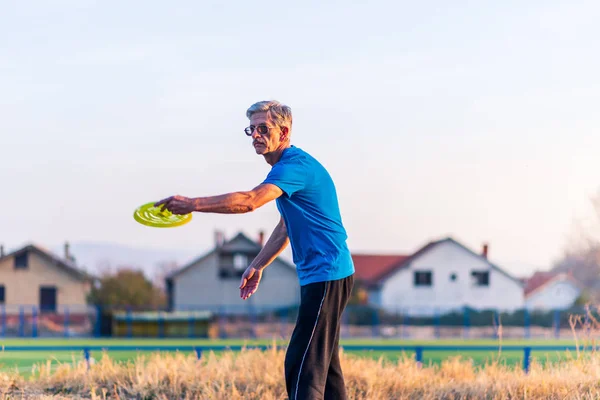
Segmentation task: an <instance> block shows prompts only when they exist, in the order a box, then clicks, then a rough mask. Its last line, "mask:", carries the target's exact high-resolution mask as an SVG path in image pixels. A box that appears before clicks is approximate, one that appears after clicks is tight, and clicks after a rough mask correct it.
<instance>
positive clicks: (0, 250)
mask: <svg viewBox="0 0 600 400" xmlns="http://www.w3.org/2000/svg"><path fill="white" fill-rule="evenodd" d="M0 257H4V245H3V244H0Z"/></svg>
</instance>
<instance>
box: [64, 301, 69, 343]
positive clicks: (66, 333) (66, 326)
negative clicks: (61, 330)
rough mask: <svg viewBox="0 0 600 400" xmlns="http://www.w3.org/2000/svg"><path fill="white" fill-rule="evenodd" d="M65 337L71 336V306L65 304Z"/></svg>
mask: <svg viewBox="0 0 600 400" xmlns="http://www.w3.org/2000/svg"><path fill="white" fill-rule="evenodd" d="M65 337H69V306H65Z"/></svg>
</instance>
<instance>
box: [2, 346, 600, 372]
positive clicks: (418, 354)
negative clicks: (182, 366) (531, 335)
mask: <svg viewBox="0 0 600 400" xmlns="http://www.w3.org/2000/svg"><path fill="white" fill-rule="evenodd" d="M270 348H272V346H265V345H263V346H260V345H257V346H233V345H232V346H5V347H4V349H3V350H4V351H6V352H9V351H38V352H42V351H45V352H57V351H77V352H82V353H83V357H84V358H85V360H86V363H87V367H88V369H89V368H90V358H91V356H92V352H95V351H100V352H110V351H179V352H193V353H194V354H195V355H196V357H197V358H198V359H201V358H202V353H203V352H204V351H211V350H212V351H240V350H242V349H260V350H267V349H270ZM278 348H279V349H285V346H278ZM340 348H342V349H344V350H345V351H365V350H378V351H386V352H406V351H409V352H414V353H415V362H417V363H418V364H419V365H421V364H422V362H423V355H424V353H426V352H429V351H435V352H441V351H448V352H452V351H461V352H472V351H499V350H500V349H502V351H522V352H523V371H524V372H525V373H528V372H529V369H530V365H531V356H532V352H566V351H577V350H584V349H585V347H575V346H502V347H501V348H500V347H498V346H420V345H418V346H377V345H376V346H365V345H344V346H340ZM594 349H595V350H597V349H598V347H595V348H594Z"/></svg>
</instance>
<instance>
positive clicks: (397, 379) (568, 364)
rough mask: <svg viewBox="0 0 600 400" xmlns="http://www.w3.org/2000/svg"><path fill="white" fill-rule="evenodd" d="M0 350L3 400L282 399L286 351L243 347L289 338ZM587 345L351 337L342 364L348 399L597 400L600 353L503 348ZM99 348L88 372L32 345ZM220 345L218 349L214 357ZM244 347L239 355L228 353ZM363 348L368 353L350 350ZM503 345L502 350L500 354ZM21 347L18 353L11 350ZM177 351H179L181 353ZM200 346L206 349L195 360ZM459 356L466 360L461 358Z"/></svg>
mask: <svg viewBox="0 0 600 400" xmlns="http://www.w3.org/2000/svg"><path fill="white" fill-rule="evenodd" d="M0 343H1V344H2V345H3V346H4V347H5V349H4V351H2V352H0V364H1V366H0V399H5V398H13V397H18V398H27V399H29V398H35V399H52V400H55V399H67V398H69V399H70V398H86V399H104V398H120V399H129V398H131V399H157V400H162V399H171V398H178V399H228V400H237V399H240V400H241V399H244V400H248V399H250V400H259V399H260V400H283V399H286V398H287V396H286V389H285V385H284V379H283V361H284V357H285V350H284V349H278V350H274V349H264V350H252V349H250V350H246V349H243V348H241V349H240V348H239V347H243V346H248V347H252V346H255V345H258V346H267V347H271V346H273V345H274V344H277V345H279V346H285V345H286V344H287V342H286V341H278V342H274V341H270V340H251V341H245V340H187V339H182V340H161V339H100V340H94V339H69V340H64V339H6V340H2V341H0ZM576 344H578V345H579V346H582V345H583V346H585V345H589V344H590V343H585V341H582V340H579V342H578V343H576V342H575V340H560V341H555V340H551V341H548V340H543V341H536V340H502V341H495V340H437V341H423V340H399V339H346V340H342V342H341V345H342V347H344V346H345V347H344V350H343V352H342V354H341V361H342V368H343V370H344V376H345V380H346V387H347V390H348V398H349V400H367V399H368V400H379V399H381V400H383V399H399V400H400V399H410V400H412V399H419V400H433V399H453V400H454V399H456V400H458V399H480V398H485V399H490V400H500V399H502V400H504V399H509V398H510V399H512V398H527V399H544V400H548V399H556V400H558V399H578V400H580V399H597V398H600V353H597V352H595V351H589V350H586V351H584V352H582V353H580V354H575V353H573V354H569V353H566V352H564V351H554V352H551V351H547V350H538V351H536V350H533V352H532V354H531V356H532V362H531V366H530V371H529V373H528V374H525V373H524V371H523V369H522V368H523V351H522V349H519V350H514V351H513V350H511V351H506V350H505V347H504V346H518V347H519V348H520V347H523V346H531V347H532V348H533V349H535V347H536V346H546V347H548V346H561V347H572V346H574V345H576ZM39 346H46V347H54V346H58V347H63V346H69V347H71V348H82V347H85V346H90V347H91V346H93V347H95V348H96V349H97V350H96V349H93V350H92V353H91V356H92V357H93V362H92V363H91V365H90V366H89V367H88V366H87V364H86V363H85V362H84V361H83V360H84V358H83V354H82V351H81V350H78V351H72V350H62V351H54V350H52V351H38V350H27V349H32V348H34V347H39ZM114 346H127V347H130V348H131V347H139V346H154V347H158V346H160V347H162V346H169V347H171V350H170V351H166V352H164V353H162V354H161V353H160V352H157V351H145V352H142V351H116V350H111V349H109V350H108V351H107V352H103V351H102V350H101V349H102V348H105V347H109V348H110V347H114ZM216 346H219V347H220V349H219V350H218V351H210V348H211V347H216ZM223 346H224V347H227V346H236V347H238V348H237V349H235V351H227V350H223V349H222V348H223ZM348 346H364V347H366V348H367V350H348ZM390 346H461V347H472V346H492V347H494V348H495V350H494V351H468V350H467V351H465V350H458V351H454V350H453V351H441V350H433V349H426V350H425V351H424V353H423V364H422V365H419V364H418V363H416V362H415V357H414V353H413V352H411V351H398V350H391V349H390ZM498 346H500V351H499V350H498ZM11 347H20V348H21V349H22V350H10V348H11ZM177 347H179V348H180V350H183V351H178V350H177ZM195 347H200V348H202V349H203V353H202V359H201V360H198V359H197V357H196V354H195V351H194V348H195ZM457 355H459V356H460V357H456V356H457Z"/></svg>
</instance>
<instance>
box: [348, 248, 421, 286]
mask: <svg viewBox="0 0 600 400" xmlns="http://www.w3.org/2000/svg"><path fill="white" fill-rule="evenodd" d="M408 257H410V256H407V255H399V254H395V255H394V254H390V255H381V254H352V261H354V269H355V276H356V278H357V279H359V280H362V281H365V282H373V281H375V280H377V278H379V277H380V276H382V275H385V274H386V273H388V272H390V271H391V270H392V268H393V267H394V266H396V265H398V264H400V263H401V262H403V261H404V260H406V259H407V258H408Z"/></svg>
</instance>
